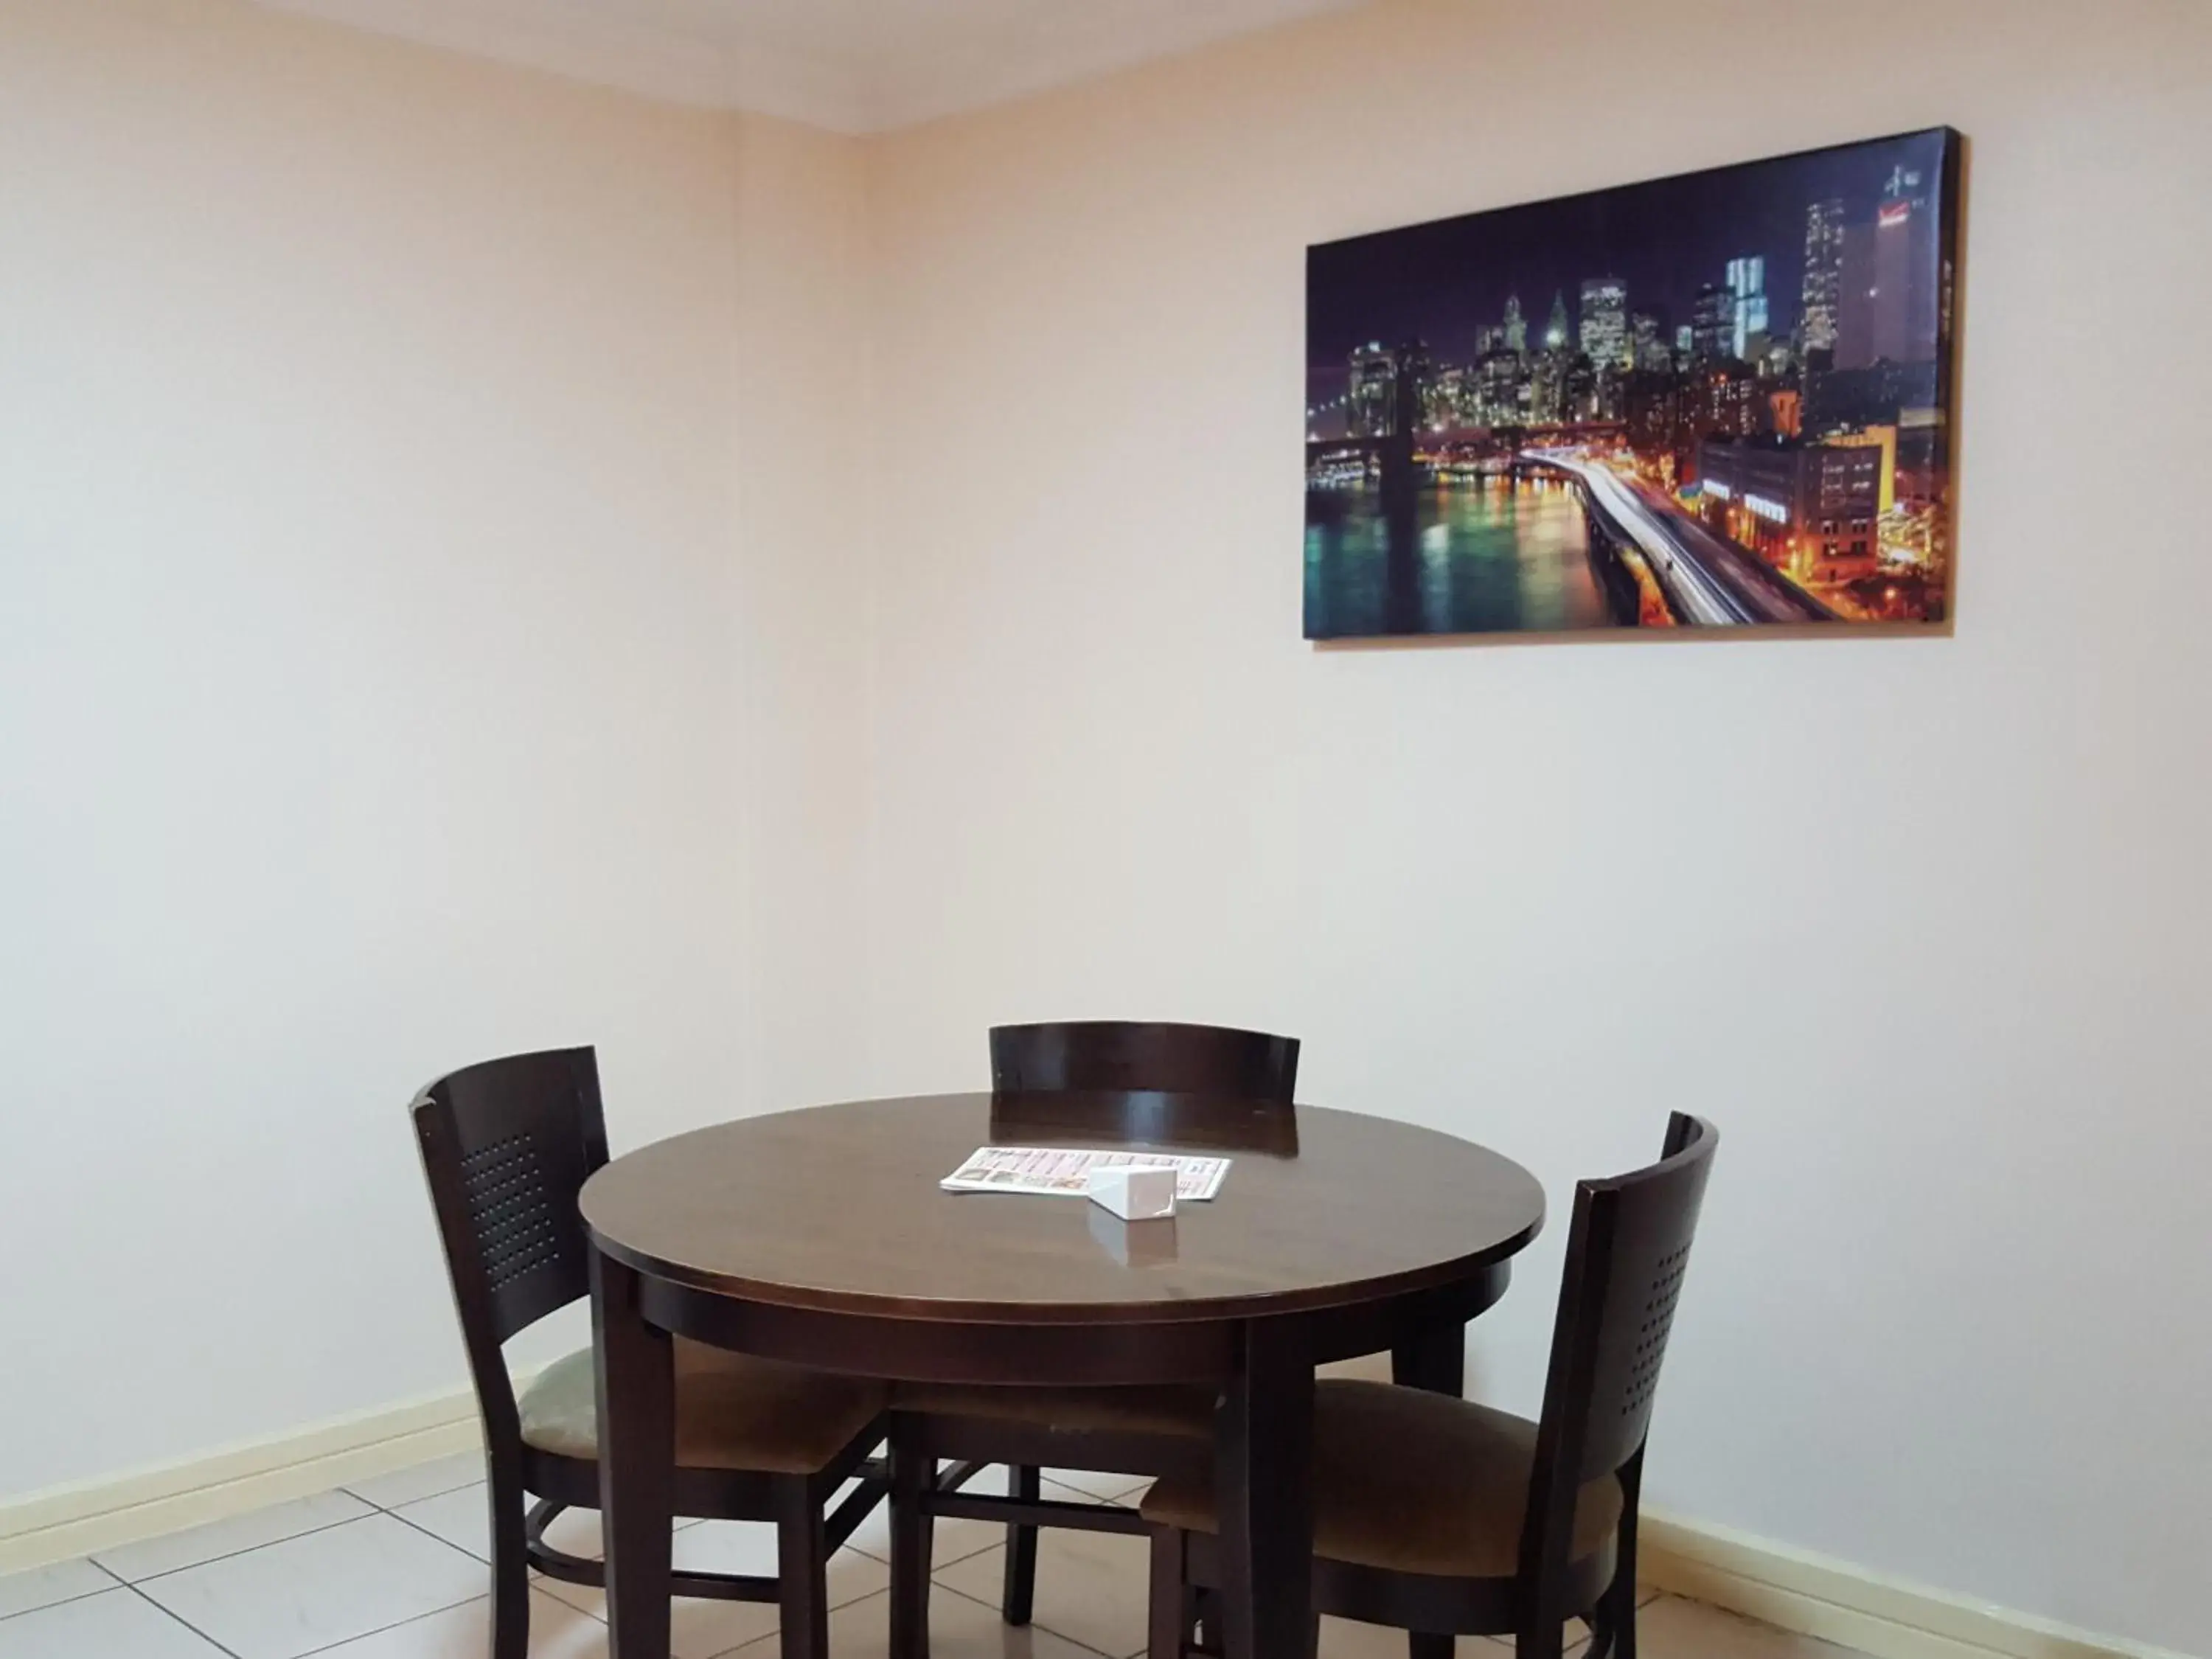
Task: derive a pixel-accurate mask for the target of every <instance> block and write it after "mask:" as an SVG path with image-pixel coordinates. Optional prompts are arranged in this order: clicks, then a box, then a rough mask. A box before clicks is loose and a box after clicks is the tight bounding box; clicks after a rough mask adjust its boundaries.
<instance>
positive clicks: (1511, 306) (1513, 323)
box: [1505, 294, 1528, 351]
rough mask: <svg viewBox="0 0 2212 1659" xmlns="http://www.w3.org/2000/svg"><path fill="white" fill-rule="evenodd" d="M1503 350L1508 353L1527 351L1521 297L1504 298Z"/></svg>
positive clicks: (1525, 323)
mask: <svg viewBox="0 0 2212 1659" xmlns="http://www.w3.org/2000/svg"><path fill="white" fill-rule="evenodd" d="M1505 349H1507V350H1508V351H1526V350H1527V349H1528V322H1527V320H1526V319H1524V318H1523V317H1522V315H1521V296H1520V295H1517V294H1509V295H1506V296H1505Z"/></svg>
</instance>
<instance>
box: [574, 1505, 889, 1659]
mask: <svg viewBox="0 0 2212 1659" xmlns="http://www.w3.org/2000/svg"><path fill="white" fill-rule="evenodd" d="M674 1560H675V1565H677V1566H678V1567H684V1568H688V1569H690V1570H691V1571H696V1572H739V1573H762V1574H767V1573H772V1572H774V1571H775V1528H773V1527H771V1526H767V1525H764V1524H762V1523H759V1522H749V1521H703V1522H700V1523H699V1524H698V1525H697V1526H696V1527H687V1528H684V1530H683V1531H682V1532H679V1533H678V1534H676V1547H675V1551H674ZM890 1576H891V1575H890V1568H889V1567H887V1566H885V1565H884V1564H883V1563H882V1562H881V1561H878V1560H877V1559H874V1558H873V1557H872V1556H866V1555H862V1554H860V1553H859V1552H858V1551H856V1550H850V1549H842V1550H839V1551H838V1552H837V1553H836V1554H835V1555H833V1556H832V1557H830V1558H829V1605H830V1606H831V1607H833V1608H835V1607H842V1606H843V1605H845V1603H847V1602H848V1601H859V1600H860V1599H861V1598H862V1597H864V1596H868V1595H874V1594H875V1593H876V1592H877V1591H878V1590H881V1589H884V1588H885V1587H886V1586H887V1585H888V1584H890ZM538 1589H542V1590H544V1591H545V1592H546V1593H547V1594H549V1595H557V1596H559V1597H560V1598H561V1600H562V1601H565V1602H567V1603H568V1605H569V1606H570V1607H575V1608H578V1609H579V1610H580V1611H582V1612H585V1613H590V1614H591V1615H592V1617H593V1618H594V1619H601V1620H603V1619H605V1617H606V1616H607V1598H606V1595H605V1593H604V1592H603V1591H600V1590H596V1589H591V1588H590V1587H589V1586H587V1585H583V1584H564V1583H560V1582H559V1581H557V1580H556V1579H551V1578H541V1579H539V1580H538ZM671 1626H672V1629H671V1633H670V1638H669V1639H670V1646H671V1648H672V1649H673V1650H674V1652H675V1656H676V1659H714V1655H716V1654H720V1653H726V1652H728V1651H729V1650H731V1649H732V1648H736V1647H742V1646H744V1644H746V1643H748V1642H751V1641H755V1640H757V1639H758V1638H761V1637H763V1636H767V1635H769V1634H771V1633H772V1632H774V1631H775V1626H776V1615H775V1607H772V1606H770V1605H769V1604H768V1603H767V1602H764V1601H691V1600H689V1599H687V1598H684V1597H678V1599H677V1601H676V1603H675V1613H674V1614H673V1616H672V1618H671Z"/></svg>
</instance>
